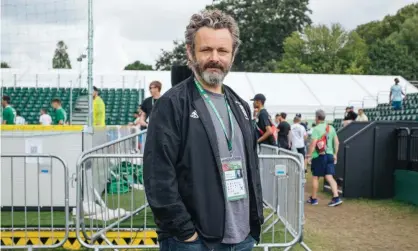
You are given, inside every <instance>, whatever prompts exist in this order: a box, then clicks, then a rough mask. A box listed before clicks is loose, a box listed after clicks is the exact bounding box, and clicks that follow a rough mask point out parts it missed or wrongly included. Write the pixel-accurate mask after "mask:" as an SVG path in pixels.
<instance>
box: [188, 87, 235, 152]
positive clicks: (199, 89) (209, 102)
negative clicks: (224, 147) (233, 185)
mask: <svg viewBox="0 0 418 251" xmlns="http://www.w3.org/2000/svg"><path fill="white" fill-rule="evenodd" d="M194 82H195V84H196V88H197V90H198V91H199V93H200V95H201V96H203V98H204V99H205V101H206V102H207V103H208V104H209V106H210V107H211V108H212V110H213V112H214V113H215V115H216V117H217V118H218V120H219V123H221V127H222V130H223V131H224V135H225V138H226V142H227V144H228V150H229V151H230V152H231V153H232V140H233V139H234V135H235V128H234V122H233V121H232V110H231V107H230V106H229V104H228V102H227V100H226V96H224V97H225V105H226V109H227V111H228V118H229V123H230V124H231V132H232V136H231V138H230V139H229V138H228V132H227V131H226V127H225V124H224V122H223V120H222V118H221V115H219V112H218V110H217V109H216V107H215V105H214V104H213V102H212V100H211V99H210V98H209V96H208V94H207V93H206V91H205V90H204V89H203V87H202V85H201V84H200V83H199V82H198V81H197V80H196V79H195V81H194Z"/></svg>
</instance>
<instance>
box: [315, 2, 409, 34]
mask: <svg viewBox="0 0 418 251" xmlns="http://www.w3.org/2000/svg"><path fill="white" fill-rule="evenodd" d="M414 2H416V0H402V1H400V0H311V1H310V8H311V9H312V10H313V13H312V20H313V22H314V23H321V24H331V23H337V22H338V23H341V24H342V25H343V26H344V28H346V29H349V30H351V29H355V28H356V27H357V26H358V25H360V24H364V23H367V22H370V21H373V20H381V19H383V18H384V17H385V16H386V15H389V14H390V15H393V14H395V13H396V11H398V10H399V9H400V8H402V7H403V6H405V5H407V4H411V3H414Z"/></svg>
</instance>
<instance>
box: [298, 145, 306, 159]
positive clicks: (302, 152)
mask: <svg viewBox="0 0 418 251" xmlns="http://www.w3.org/2000/svg"><path fill="white" fill-rule="evenodd" d="M296 151H298V153H300V154H302V155H303V158H305V147H301V148H296Z"/></svg>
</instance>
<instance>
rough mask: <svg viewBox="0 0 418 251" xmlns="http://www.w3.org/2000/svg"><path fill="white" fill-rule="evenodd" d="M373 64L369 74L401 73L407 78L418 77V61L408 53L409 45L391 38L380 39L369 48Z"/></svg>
mask: <svg viewBox="0 0 418 251" xmlns="http://www.w3.org/2000/svg"><path fill="white" fill-rule="evenodd" d="M369 57H370V60H371V65H370V67H369V71H368V73H369V74H373V75H401V76H403V77H405V78H407V79H416V78H417V69H418V63H417V60H416V58H415V57H414V56H413V55H411V54H409V53H408V48H407V46H404V45H400V44H397V43H396V42H394V41H390V40H387V39H386V40H378V41H377V42H376V43H374V44H372V45H371V46H370V49H369Z"/></svg>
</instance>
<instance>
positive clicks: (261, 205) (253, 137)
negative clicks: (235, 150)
mask: <svg viewBox="0 0 418 251" xmlns="http://www.w3.org/2000/svg"><path fill="white" fill-rule="evenodd" d="M245 108H246V111H247V114H250V115H251V109H250V107H249V106H248V104H247V105H246V106H245ZM250 128H253V122H252V121H250ZM251 135H252V139H253V142H252V148H253V153H254V159H255V169H256V170H257V173H258V174H260V173H259V172H260V171H259V170H260V162H259V159H258V144H257V135H256V132H255V130H251ZM257 179H258V182H260V183H259V187H258V188H257V189H256V191H257V192H258V194H256V196H258V198H261V199H260V201H259V205H257V207H258V208H260V209H261V210H262V208H263V200H262V198H263V191H262V188H261V180H260V176H259V175H258V177H257ZM255 216H256V217H258V218H259V222H260V224H263V223H264V216H263V213H261V214H260V215H255Z"/></svg>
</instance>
